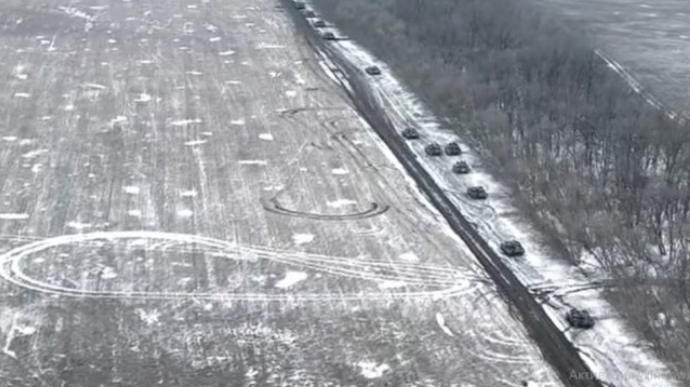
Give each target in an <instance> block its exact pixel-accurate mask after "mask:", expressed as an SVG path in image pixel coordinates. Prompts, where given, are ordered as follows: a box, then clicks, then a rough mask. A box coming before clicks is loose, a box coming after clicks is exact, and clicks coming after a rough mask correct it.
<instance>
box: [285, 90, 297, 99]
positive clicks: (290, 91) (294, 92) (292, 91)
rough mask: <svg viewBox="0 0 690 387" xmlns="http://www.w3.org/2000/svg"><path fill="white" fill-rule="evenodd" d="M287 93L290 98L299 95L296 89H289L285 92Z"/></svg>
mask: <svg viewBox="0 0 690 387" xmlns="http://www.w3.org/2000/svg"><path fill="white" fill-rule="evenodd" d="M285 95H286V96H288V97H290V98H293V97H296V96H297V92H296V91H294V90H288V91H286V92H285Z"/></svg>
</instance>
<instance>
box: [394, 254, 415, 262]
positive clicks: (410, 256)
mask: <svg viewBox="0 0 690 387" xmlns="http://www.w3.org/2000/svg"><path fill="white" fill-rule="evenodd" d="M398 258H400V259H401V260H403V261H405V262H419V257H418V256H417V254H415V253H413V252H407V253H402V254H400V255H399V256H398Z"/></svg>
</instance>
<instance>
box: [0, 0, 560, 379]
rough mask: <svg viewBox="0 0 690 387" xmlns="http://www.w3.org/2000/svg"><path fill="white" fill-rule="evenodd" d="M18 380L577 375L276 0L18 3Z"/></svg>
mask: <svg viewBox="0 0 690 387" xmlns="http://www.w3.org/2000/svg"><path fill="white" fill-rule="evenodd" d="M0 23H2V26H1V28H2V30H1V31H0V47H2V50H1V51H0V69H1V70H2V72H3V73H4V74H5V76H4V77H3V87H2V90H0V100H1V103H0V110H1V112H2V117H4V120H3V122H2V125H0V160H1V161H0V187H2V188H1V193H2V201H0V346H1V347H2V351H0V380H1V381H2V386H8V387H15V386H16V387H19V386H46V387H47V386H50V387H53V386H55V387H57V386H70V387H72V386H74V387H81V386H154V385H164V386H192V385H193V386H220V385H222V386H278V385H281V386H293V385H300V386H365V385H372V386H463V387H468V386H478V387H479V386H486V387H489V386H491V387H495V386H519V385H520V381H521V380H531V381H533V382H535V383H537V384H538V385H540V386H560V385H561V384H560V382H559V381H558V379H557V378H556V377H555V375H554V372H553V371H552V369H551V367H550V366H549V365H548V364H547V363H546V362H545V361H544V360H543V359H542V357H541V355H540V353H539V351H538V350H537V348H536V346H535V345H534V344H533V343H532V341H531V340H530V339H529V338H528V337H527V334H526V332H525V329H524V328H523V327H522V325H521V324H520V323H519V322H518V321H517V320H516V319H515V318H514V316H513V315H512V314H511V311H510V309H509V308H508V307H507V305H506V303H505V302H504V301H503V300H501V299H500V298H497V297H495V289H494V286H493V284H491V282H490V281H489V279H488V277H487V275H486V274H485V272H484V271H483V269H482V268H481V266H480V265H479V264H478V262H477V261H476V259H475V258H474V257H473V256H472V254H471V253H470V252H469V251H468V249H467V248H466V246H465V245H464V244H463V243H462V241H461V240H460V239H459V238H458V237H457V236H456V235H454V234H453V233H452V231H451V230H450V229H449V227H448V226H447V225H446V224H445V222H444V220H443V218H442V217H441V215H440V214H439V213H438V212H437V211H436V210H435V209H434V208H433V207H431V206H430V205H429V203H428V202H427V200H426V199H425V198H424V196H423V195H421V194H420V193H419V192H418V190H417V188H416V187H415V186H414V184H413V183H412V182H411V179H410V178H409V177H408V176H406V174H405V172H404V171H403V170H402V168H401V166H400V165H399V164H398V163H397V162H396V160H395V158H394V157H393V155H392V154H391V152H390V151H389V150H388V149H387V148H386V147H385V146H384V144H383V143H382V142H381V141H380V140H379V139H378V138H377V137H376V135H375V133H374V131H372V130H371V128H369V127H368V125H367V124H366V122H365V121H364V120H363V119H362V118H361V117H360V116H359V115H358V114H357V112H356V111H355V109H354V108H353V107H352V106H351V104H350V103H349V101H348V100H347V98H345V96H344V93H343V91H342V90H341V89H339V88H338V87H336V86H335V84H334V83H333V82H332V81H331V80H330V79H329V78H328V77H327V74H326V73H325V72H323V68H322V66H321V65H320V64H319V63H318V60H317V58H316V57H315V56H314V52H313V51H311V49H310V48H309V47H308V46H307V45H306V44H305V43H304V41H303V39H302V38H301V37H300V35H299V34H298V33H296V31H295V28H294V25H293V24H292V22H291V21H290V19H289V16H288V15H287V14H286V12H285V10H284V9H282V8H281V7H279V3H277V2H276V1H272V0H256V1H252V2H246V1H239V0H200V1H184V0H156V1H134V0H131V1H130V0H121V1H119V0H118V1H116V0H112V1H109V0H89V1H86V0H84V1H70V2H66V1H64V2H63V1H56V0H49V1H20V0H14V1H12V0H9V1H4V2H3V3H2V5H0Z"/></svg>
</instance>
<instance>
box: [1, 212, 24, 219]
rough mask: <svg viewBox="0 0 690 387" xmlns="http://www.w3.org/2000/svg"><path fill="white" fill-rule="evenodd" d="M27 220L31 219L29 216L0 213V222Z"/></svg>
mask: <svg viewBox="0 0 690 387" xmlns="http://www.w3.org/2000/svg"><path fill="white" fill-rule="evenodd" d="M26 219H29V214H10V213H0V220H26Z"/></svg>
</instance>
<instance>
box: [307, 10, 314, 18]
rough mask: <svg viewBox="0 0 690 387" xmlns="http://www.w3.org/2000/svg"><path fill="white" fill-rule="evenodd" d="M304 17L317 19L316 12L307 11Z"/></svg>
mask: <svg viewBox="0 0 690 387" xmlns="http://www.w3.org/2000/svg"><path fill="white" fill-rule="evenodd" d="M304 17H306V18H312V17H316V12H314V11H306V12H304Z"/></svg>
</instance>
